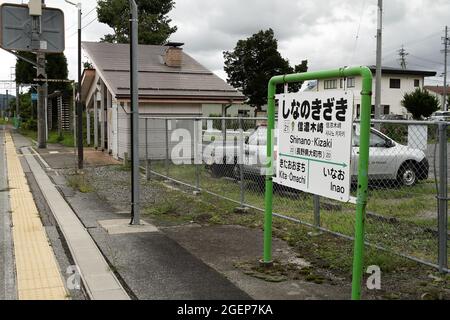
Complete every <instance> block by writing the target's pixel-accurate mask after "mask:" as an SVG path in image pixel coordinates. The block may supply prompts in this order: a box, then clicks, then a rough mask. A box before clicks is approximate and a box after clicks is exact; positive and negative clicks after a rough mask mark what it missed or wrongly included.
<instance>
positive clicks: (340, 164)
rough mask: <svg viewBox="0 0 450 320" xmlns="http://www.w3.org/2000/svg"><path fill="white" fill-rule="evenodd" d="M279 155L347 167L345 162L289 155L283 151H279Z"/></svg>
mask: <svg viewBox="0 0 450 320" xmlns="http://www.w3.org/2000/svg"><path fill="white" fill-rule="evenodd" d="M280 156H283V157H287V158H294V159H300V160H305V161H313V162H319V163H325V164H332V165H335V166H339V167H343V168H347V164H345V163H336V162H330V161H324V160H317V159H310V158H302V157H296V156H291V155H289V154H283V153H280Z"/></svg>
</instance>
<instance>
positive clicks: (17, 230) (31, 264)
mask: <svg viewBox="0 0 450 320" xmlns="http://www.w3.org/2000/svg"><path fill="white" fill-rule="evenodd" d="M5 138H6V159H7V163H8V181H9V188H10V192H9V193H10V202H11V211H12V222H13V240H14V253H15V259H16V272H17V291H18V297H19V300H66V299H67V297H68V295H67V291H66V289H65V287H64V283H63V280H62V277H61V274H60V272H59V268H58V264H57V262H56V258H55V255H54V253H53V250H52V248H51V246H50V244H49V242H48V239H47V235H46V233H45V229H44V227H43V225H42V222H41V219H40V218H39V213H38V209H37V207H36V204H35V203H34V200H33V196H32V194H31V192H30V189H29V187H28V183H27V180H26V177H25V174H24V172H23V170H22V166H21V164H20V161H19V157H18V155H17V153H16V149H15V147H14V143H13V141H12V138H11V135H10V134H9V133H6V137H5Z"/></svg>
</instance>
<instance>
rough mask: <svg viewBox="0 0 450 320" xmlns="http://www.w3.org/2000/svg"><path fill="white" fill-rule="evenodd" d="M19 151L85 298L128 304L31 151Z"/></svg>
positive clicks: (109, 270)
mask: <svg viewBox="0 0 450 320" xmlns="http://www.w3.org/2000/svg"><path fill="white" fill-rule="evenodd" d="M21 151H22V153H23V154H24V156H25V159H26V161H27V163H28V165H29V167H30V169H31V171H32V173H33V175H34V176H35V178H36V181H37V182H38V185H39V188H40V189H41V191H42V194H43V195H44V197H45V199H46V201H47V203H48V205H49V207H50V209H51V211H52V213H53V215H54V217H55V219H56V220H57V222H58V225H59V227H60V229H61V232H62V233H63V235H64V238H65V239H66V241H67V244H68V247H69V250H70V252H71V254H72V257H73V259H74V261H75V263H76V265H77V266H78V268H79V270H80V273H81V278H82V280H83V283H84V286H85V288H86V291H87V294H88V296H89V297H90V298H91V299H93V300H129V299H130V297H129V296H128V294H127V293H126V291H125V290H124V289H123V287H122V285H121V284H120V282H119V280H118V279H117V278H116V276H115V275H114V273H113V271H112V270H111V269H110V267H109V265H108V263H107V262H106V260H105V258H104V257H103V255H102V253H101V252H100V250H99V249H98V247H97V246H96V244H95V242H94V241H93V240H92V238H91V236H90V235H89V233H88V231H87V230H86V228H85V227H84V226H83V224H82V223H81V222H80V220H79V219H78V217H77V216H76V215H75V213H74V212H73V211H72V209H71V208H70V206H69V205H68V204H67V202H66V201H65V200H64V198H63V197H62V196H61V194H60V193H59V191H58V190H57V189H56V187H55V185H54V184H53V183H52V182H51V180H50V178H49V177H48V175H47V174H46V173H45V172H44V170H43V169H42V167H41V166H40V164H39V163H38V162H37V160H36V159H35V157H34V156H33V154H32V153H31V150H30V149H29V148H27V147H24V148H22V149H21Z"/></svg>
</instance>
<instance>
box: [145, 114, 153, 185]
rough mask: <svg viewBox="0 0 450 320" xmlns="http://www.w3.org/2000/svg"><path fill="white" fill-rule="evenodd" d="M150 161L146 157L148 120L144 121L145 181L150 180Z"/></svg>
mask: <svg viewBox="0 0 450 320" xmlns="http://www.w3.org/2000/svg"><path fill="white" fill-rule="evenodd" d="M150 161H151V160H150V159H149V157H148V119H145V177H146V179H147V181H149V180H150V179H151V175H152V173H151V168H150Z"/></svg>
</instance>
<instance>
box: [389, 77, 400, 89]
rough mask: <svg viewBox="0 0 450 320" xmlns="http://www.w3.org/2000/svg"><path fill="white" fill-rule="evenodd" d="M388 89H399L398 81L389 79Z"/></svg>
mask: <svg viewBox="0 0 450 320" xmlns="http://www.w3.org/2000/svg"><path fill="white" fill-rule="evenodd" d="M389 88H391V89H400V79H390V81H389Z"/></svg>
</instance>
